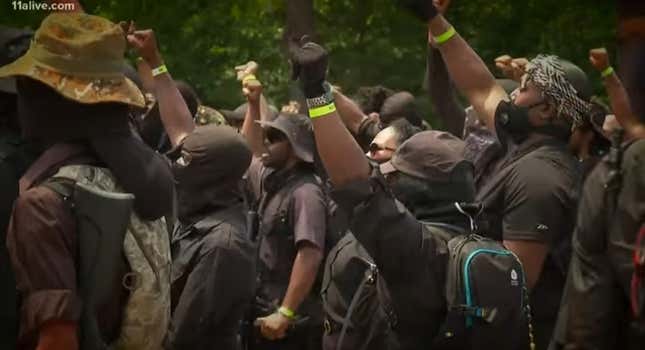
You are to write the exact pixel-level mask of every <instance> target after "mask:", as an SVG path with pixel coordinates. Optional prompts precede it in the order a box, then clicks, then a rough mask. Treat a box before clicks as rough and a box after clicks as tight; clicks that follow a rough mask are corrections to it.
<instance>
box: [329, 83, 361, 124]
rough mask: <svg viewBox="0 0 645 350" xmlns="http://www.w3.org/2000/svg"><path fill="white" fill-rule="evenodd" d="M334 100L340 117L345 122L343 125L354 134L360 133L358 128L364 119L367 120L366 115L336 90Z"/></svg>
mask: <svg viewBox="0 0 645 350" xmlns="http://www.w3.org/2000/svg"><path fill="white" fill-rule="evenodd" d="M334 100H335V103H336V109H337V110H338V115H339V116H340V118H341V119H342V121H343V124H345V126H346V127H347V129H349V131H351V132H352V133H353V134H357V133H358V128H359V126H360V125H361V122H362V121H363V119H365V118H367V116H366V115H365V113H363V111H362V110H361V109H360V107H358V105H356V103H355V102H354V101H352V100H351V99H350V98H348V97H347V96H345V95H343V94H342V93H341V92H340V91H338V90H336V89H334Z"/></svg>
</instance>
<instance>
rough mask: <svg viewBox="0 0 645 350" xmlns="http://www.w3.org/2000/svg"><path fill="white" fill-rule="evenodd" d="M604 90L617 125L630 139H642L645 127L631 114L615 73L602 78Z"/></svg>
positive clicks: (625, 94)
mask: <svg viewBox="0 0 645 350" xmlns="http://www.w3.org/2000/svg"><path fill="white" fill-rule="evenodd" d="M603 82H604V84H605V89H606V90H607V95H609V100H610V103H611V109H612V110H613V112H614V114H615V115H616V119H617V120H618V123H619V124H620V125H621V126H622V127H623V128H624V129H625V131H626V132H627V133H628V135H629V136H630V137H644V136H645V127H644V126H643V124H642V123H640V121H639V120H638V118H637V117H636V115H635V114H634V113H633V112H632V108H631V105H630V101H629V95H628V94H627V91H626V90H625V87H624V86H623V84H622V82H621V81H620V78H618V75H617V74H616V73H612V74H611V75H609V76H607V77H606V78H604V81H603Z"/></svg>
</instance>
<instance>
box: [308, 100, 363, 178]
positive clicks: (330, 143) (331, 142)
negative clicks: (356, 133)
mask: <svg viewBox="0 0 645 350" xmlns="http://www.w3.org/2000/svg"><path fill="white" fill-rule="evenodd" d="M312 122H313V125H314V135H315V139H316V146H317V148H318V153H319V154H320V158H321V160H322V163H323V165H324V166H325V170H326V171H327V174H328V175H329V178H330V179H331V182H332V183H333V184H334V186H336V187H340V186H343V185H345V184H348V183H350V182H353V181H356V180H361V179H367V178H368V177H369V173H370V167H369V163H368V161H367V158H366V157H365V154H363V150H361V148H360V146H359V145H358V143H356V141H355V140H354V138H353V137H352V135H351V134H350V133H349V130H347V128H346V127H345V125H344V124H343V122H342V121H341V119H340V116H339V115H338V113H336V112H332V113H330V114H327V115H324V116H320V117H318V118H315V119H313V120H312Z"/></svg>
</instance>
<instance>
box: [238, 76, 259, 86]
mask: <svg viewBox="0 0 645 350" xmlns="http://www.w3.org/2000/svg"><path fill="white" fill-rule="evenodd" d="M252 80H258V78H256V77H255V75H253V74H249V75H247V76H245V77H244V78H242V84H246V83H248V82H249V81H252Z"/></svg>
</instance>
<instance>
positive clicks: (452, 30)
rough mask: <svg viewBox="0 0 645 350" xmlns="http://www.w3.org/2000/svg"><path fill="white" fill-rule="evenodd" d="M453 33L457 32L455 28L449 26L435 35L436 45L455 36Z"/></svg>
mask: <svg viewBox="0 0 645 350" xmlns="http://www.w3.org/2000/svg"><path fill="white" fill-rule="evenodd" d="M455 34H457V31H456V30H455V27H453V26H450V28H449V29H448V30H446V32H445V33H443V34H440V35H438V36H435V37H434V41H435V43H437V45H441V44H443V43H445V42H446V41H448V40H450V39H452V37H453V36H455Z"/></svg>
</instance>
